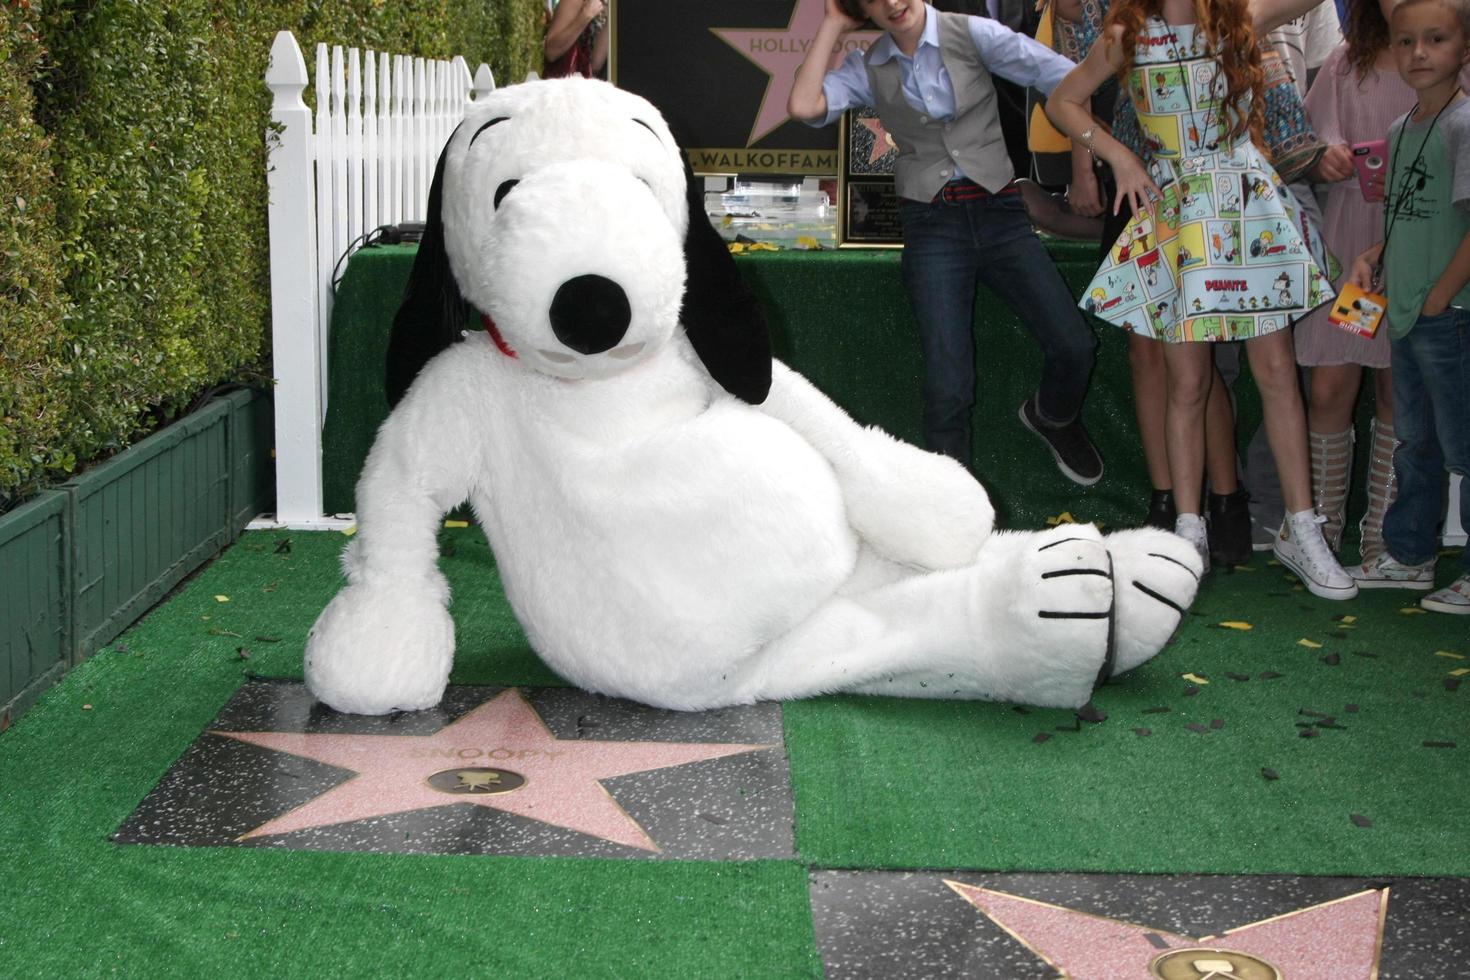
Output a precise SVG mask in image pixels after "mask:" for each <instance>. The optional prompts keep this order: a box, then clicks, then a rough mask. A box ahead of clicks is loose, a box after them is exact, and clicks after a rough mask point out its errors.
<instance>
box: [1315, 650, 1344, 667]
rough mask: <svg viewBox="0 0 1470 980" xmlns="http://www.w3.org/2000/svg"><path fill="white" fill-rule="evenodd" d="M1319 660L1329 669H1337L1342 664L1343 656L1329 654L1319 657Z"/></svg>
mask: <svg viewBox="0 0 1470 980" xmlns="http://www.w3.org/2000/svg"><path fill="white" fill-rule="evenodd" d="M1318 659H1319V660H1321V661H1322V662H1323V663H1324V664H1326V665H1327V666H1329V667H1336V666H1337V665H1338V664H1340V663H1342V654H1340V653H1329V654H1328V655H1327V656H1325V657H1319V658H1318Z"/></svg>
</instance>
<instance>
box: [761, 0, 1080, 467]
mask: <svg viewBox="0 0 1470 980" xmlns="http://www.w3.org/2000/svg"><path fill="white" fill-rule="evenodd" d="M865 20H871V21H872V22H873V23H874V24H875V25H876V26H877V27H879V28H880V29H881V30H883V31H884V32H886V33H885V36H883V37H881V38H879V40H878V41H877V42H875V43H874V44H873V46H872V47H871V48H870V49H868V51H867V52H866V53H864V52H860V51H855V52H853V53H851V54H849V55H848V56H847V58H846V60H844V61H843V63H842V64H841V66H839V67H838V68H836V69H834V70H833V71H831V72H828V71H827V70H826V68H827V64H828V61H829V57H830V52H832V51H833V50H834V49H835V46H836V45H837V44H838V43H839V42H840V40H841V38H842V36H843V35H845V34H846V33H848V32H849V31H852V30H854V29H856V28H858V27H859V26H861V25H862V23H863V22H864V21H865ZM808 52H809V53H808V54H807V58H806V60H805V61H804V62H803V63H802V65H801V67H800V68H799V69H798V70H797V73H796V81H795V83H794V84H793V86H792V90H791V97H790V99H789V101H788V103H787V111H788V112H789V113H790V115H791V116H792V117H793V118H796V119H801V120H803V121H805V122H807V123H809V124H811V125H816V126H825V125H828V124H830V123H832V122H833V121H835V120H836V119H837V118H838V117H839V116H840V115H841V114H842V113H843V112H844V111H845V110H847V109H850V108H853V107H854V106H861V105H867V106H872V107H873V108H874V109H876V110H877V112H878V115H879V117H880V118H881V119H882V121H883V125H884V127H885V128H886V129H887V130H888V132H889V133H890V134H891V135H892V137H893V139H894V141H895V142H896V143H897V144H898V162H897V163H896V164H895V167H894V174H895V182H896V185H897V190H898V194H899V197H900V198H901V202H900V216H901V218H902V220H903V236H904V254H903V278H904V286H905V288H906V289H907V290H908V294H909V302H910V304H911V306H912V307H913V311H914V317H915V319H916V320H917V321H918V325H919V342H920V345H921V346H922V348H923V353H924V442H925V444H926V445H927V446H928V448H929V449H932V450H934V451H936V452H941V453H944V454H946V455H949V456H952V457H954V458H955V459H957V460H959V461H960V462H961V463H963V464H965V465H966V466H969V465H970V457H971V439H970V411H971V408H972V407H973V406H974V403H975V349H974V338H973V336H972V335H971V326H970V324H971V321H972V317H973V315H974V305H975V279H976V277H977V276H979V277H980V278H981V280H982V281H983V282H984V283H985V284H986V285H987V286H989V287H990V288H991V289H992V290H994V291H995V292H996V293H997V294H998V295H999V296H1000V297H1001V299H1003V300H1004V301H1005V302H1006V303H1007V304H1009V305H1010V307H1011V308H1012V309H1013V310H1014V311H1015V312H1016V313H1017V315H1019V316H1020V317H1021V320H1022V321H1023V322H1024V323H1025V324H1026V326H1027V328H1028V329H1029V330H1030V331H1031V333H1032V334H1033V335H1034V336H1035V337H1036V340H1037V342H1038V343H1039V344H1040V345H1041V349H1042V354H1043V356H1044V362H1043V365H1042V372H1041V384H1040V387H1039V388H1038V389H1037V392H1036V394H1035V395H1034V396H1033V397H1031V398H1028V399H1027V400H1026V402H1025V403H1024V404H1023V405H1022V406H1021V409H1020V417H1021V421H1022V423H1023V424H1024V425H1025V426H1026V427H1027V428H1028V429H1030V430H1031V431H1032V432H1034V433H1036V434H1037V435H1038V436H1040V437H1041V438H1042V439H1043V440H1044V441H1045V442H1046V444H1047V447H1048V448H1049V449H1050V450H1051V453H1052V457H1053V458H1054V459H1055V460H1056V463H1057V466H1058V467H1059V468H1060V469H1061V471H1062V472H1063V473H1064V474H1065V475H1066V476H1067V477H1068V478H1069V479H1071V480H1073V481H1074V482H1076V483H1080V484H1082V485H1083V486H1091V485H1092V484H1094V483H1096V482H1097V481H1098V480H1100V479H1101V478H1102V471H1103V463H1102V457H1101V456H1099V455H1098V452H1097V449H1096V447H1094V446H1093V444H1092V440H1091V439H1090V438H1089V437H1088V435H1087V432H1086V430H1085V429H1084V428H1083V426H1082V401H1083V398H1084V397H1085V396H1086V394H1087V384H1088V379H1089V378H1090V376H1091V373H1092V365H1093V360H1094V357H1095V350H1096V347H1097V339H1096V338H1095V337H1094V336H1093V334H1092V331H1091V329H1090V328H1089V327H1088V325H1087V323H1086V322H1085V321H1084V320H1083V319H1082V315H1081V313H1080V312H1079V311H1078V309H1077V307H1076V305H1075V303H1074V300H1073V297H1072V292H1071V290H1070V289H1069V288H1068V286H1067V284H1066V282H1065V281H1064V280H1063V279H1062V277H1061V274H1060V273H1059V272H1058V271H1057V268H1056V266H1055V265H1054V264H1053V263H1052V261H1051V257H1050V256H1049V255H1048V254H1047V252H1046V249H1045V248H1044V247H1043V246H1042V244H1041V241H1040V240H1039V239H1038V238H1037V237H1036V232H1035V231H1034V230H1033V229H1032V227H1031V222H1030V219H1029V218H1028V216H1027V214H1026V209H1025V206H1024V205H1023V203H1022V201H1021V195H1020V193H1019V192H1018V190H1017V188H1016V186H1015V183H1014V181H1015V172H1014V171H1013V170H1012V168H1011V161H1010V158H1009V157H1008V156H1007V154H1006V148H1005V141H1004V139H1003V138H1002V136H1001V129H1000V122H999V119H998V117H997V112H996V95H995V85H994V83H993V82H992V80H991V72H992V71H994V73H995V74H997V75H999V76H1001V77H1002V78H1007V79H1010V80H1011V81H1013V82H1016V83H1017V84H1019V85H1023V86H1031V87H1035V88H1038V89H1040V90H1041V91H1043V92H1046V93H1048V94H1049V93H1050V92H1051V90H1052V88H1054V87H1055V86H1056V84H1057V83H1058V82H1059V81H1061V79H1062V76H1064V75H1066V74H1067V72H1068V71H1069V70H1070V69H1071V68H1072V63H1071V62H1070V61H1068V60H1067V59H1066V58H1063V57H1062V56H1061V55H1058V54H1056V53H1055V52H1053V51H1052V50H1051V49H1049V48H1047V47H1045V46H1044V45H1041V44H1038V43H1036V42H1035V41H1034V40H1032V39H1031V38H1028V37H1026V36H1024V35H1021V34H1017V33H1016V32H1014V31H1012V30H1009V29H1008V28H1006V27H1004V26H1002V25H1001V24H999V23H997V22H996V21H993V20H988V19H985V18H980V17H966V16H963V15H960V14H948V13H943V14H942V13H939V12H938V11H936V10H935V9H934V8H933V7H931V6H929V5H928V4H925V3H924V2H922V0H827V9H826V15H825V17H824V18H823V20H822V24H821V26H820V27H819V28H818V29H817V34H816V37H815V38H814V39H813V41H812V43H811V46H810V48H809V49H808Z"/></svg>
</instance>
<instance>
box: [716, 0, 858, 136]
mask: <svg viewBox="0 0 1470 980" xmlns="http://www.w3.org/2000/svg"><path fill="white" fill-rule="evenodd" d="M824 7H825V3H824V0H796V5H795V7H794V8H793V9H792V11H791V21H790V23H788V24H787V25H786V26H785V27H784V28H777V27H770V28H761V29H756V30H751V29H748V28H747V29H741V28H733V27H711V28H710V33H712V34H714V35H715V36H716V37H718V38H719V39H720V40H722V41H724V42H725V43H726V44H728V45H730V47H732V48H734V49H735V50H736V51H738V52H740V53H741V54H742V55H744V56H745V57H747V58H749V59H750V60H751V61H753V62H755V63H756V65H758V66H759V67H760V68H761V70H762V71H764V72H765V73H766V74H767V75H769V76H770V78H769V79H768V80H767V81H766V94H765V95H764V96H763V97H762V98H761V108H760V112H759V113H757V114H756V117H755V124H754V125H753V126H751V128H750V139H749V140H747V141H746V144H745V145H746V146H754V145H755V144H756V142H757V141H758V140H760V139H761V138H762V137H764V136H765V135H767V134H768V133H770V132H771V131H772V130H773V129H775V128H776V127H777V126H780V125H781V124H782V123H784V122H786V121H787V120H788V119H790V118H791V117H790V116H789V115H787V114H786V99H787V98H788V97H789V96H790V95H791V85H792V83H793V82H795V81H796V69H797V68H798V67H800V65H801V63H802V61H803V60H804V59H805V58H806V52H807V48H808V47H809V46H810V45H811V42H812V38H814V37H816V36H817V28H818V27H819V26H821V23H822V16H823V9H824ZM878 37H879V32H878V31H854V32H852V33H851V34H848V35H847V36H846V37H844V38H843V39H842V41H841V42H840V43H841V45H842V46H841V47H839V48H838V49H837V50H835V51H833V52H832V60H831V62H830V63H829V64H828V65H827V68H828V70H829V71H830V70H831V69H833V68H836V67H837V65H838V64H839V63H841V61H842V59H843V58H844V57H846V55H847V52H849V51H852V50H855V49H859V48H861V49H866V48H867V47H868V45H870V44H872V43H873V42H874V41H876V40H878Z"/></svg>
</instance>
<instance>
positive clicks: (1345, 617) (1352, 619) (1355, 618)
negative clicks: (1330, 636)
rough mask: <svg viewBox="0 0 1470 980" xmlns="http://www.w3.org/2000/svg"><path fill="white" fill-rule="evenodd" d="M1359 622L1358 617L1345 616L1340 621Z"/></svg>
mask: <svg viewBox="0 0 1470 980" xmlns="http://www.w3.org/2000/svg"><path fill="white" fill-rule="evenodd" d="M1357 621H1358V617H1356V616H1343V617H1341V618H1340V619H1339V620H1338V622H1340V623H1356V622H1357Z"/></svg>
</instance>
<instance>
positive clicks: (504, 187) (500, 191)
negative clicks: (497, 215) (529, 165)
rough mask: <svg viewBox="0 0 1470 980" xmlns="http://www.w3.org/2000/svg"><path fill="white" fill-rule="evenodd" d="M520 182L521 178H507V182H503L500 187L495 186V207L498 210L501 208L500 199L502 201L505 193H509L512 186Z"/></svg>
mask: <svg viewBox="0 0 1470 980" xmlns="http://www.w3.org/2000/svg"><path fill="white" fill-rule="evenodd" d="M519 183H520V181H519V180H507V181H506V182H505V183H503V184H501V185H500V186H499V187H497V188H495V209H496V210H497V211H498V210H500V201H501V199H502V198H503V197H505V195H507V194H509V193H510V191H511V188H513V187H515V185H517V184H519Z"/></svg>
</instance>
